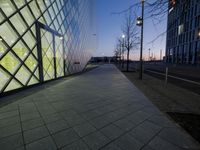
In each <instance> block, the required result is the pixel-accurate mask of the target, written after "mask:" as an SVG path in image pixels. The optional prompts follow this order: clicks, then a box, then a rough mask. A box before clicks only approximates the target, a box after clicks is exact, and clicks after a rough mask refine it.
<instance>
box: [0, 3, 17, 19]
mask: <svg viewBox="0 0 200 150" xmlns="http://www.w3.org/2000/svg"><path fill="white" fill-rule="evenodd" d="M0 8H1V9H2V10H3V11H4V13H5V14H6V15H7V16H10V15H11V14H13V13H14V12H15V7H14V6H13V4H12V2H11V1H10V0H1V1H0Z"/></svg>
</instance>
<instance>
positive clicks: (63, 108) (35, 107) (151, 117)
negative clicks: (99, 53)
mask: <svg viewBox="0 0 200 150" xmlns="http://www.w3.org/2000/svg"><path fill="white" fill-rule="evenodd" d="M33 90H34V89H33ZM0 149H1V150H12V149H16V150H24V149H26V150H57V149H59V150H98V149H100V150H199V149H200V145H199V144H198V143H197V142H196V141H195V140H194V139H193V138H191V136H189V135H188V134H187V133H186V132H185V131H183V130H182V129H181V128H180V127H178V125H176V124H175V123H174V122H172V121H170V120H169V119H168V118H167V117H166V116H165V115H164V114H162V113H161V112H160V111H159V110H158V109H157V108H156V107H155V106H154V105H153V104H152V103H151V102H150V101H149V100H148V99H147V98H146V97H145V96H144V95H143V94H142V93H141V92H140V91H139V90H138V89H137V88H136V87H135V86H134V85H133V84H132V83H131V82H130V81H129V80H128V79H127V78H126V77H125V76H124V75H123V74H122V73H121V72H120V71H119V70H117V68H116V67H115V66H113V65H103V66H100V67H98V68H96V69H94V70H92V71H90V72H87V73H85V74H82V75H80V76H76V77H74V78H71V79H69V80H63V82H62V83H58V84H56V85H54V86H51V87H48V88H46V89H42V90H41V91H37V92H36V93H34V94H32V95H30V96H26V97H24V98H21V99H20V100H17V101H15V102H12V103H10V104H8V105H6V106H4V107H1V108H0Z"/></svg>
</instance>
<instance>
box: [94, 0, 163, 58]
mask: <svg viewBox="0 0 200 150" xmlns="http://www.w3.org/2000/svg"><path fill="white" fill-rule="evenodd" d="M139 1H140V0H96V7H97V8H96V9H97V12H96V14H97V15H96V16H97V19H96V20H97V38H98V45H97V50H96V52H95V53H94V56H113V51H114V49H115V45H116V39H117V37H119V36H121V35H122V31H121V26H122V24H123V22H124V15H125V14H121V15H113V14H111V13H112V12H119V11H122V10H125V9H127V8H128V7H129V6H130V5H133V4H135V3H137V2H139ZM149 1H151V0H149ZM138 14H140V12H138ZM165 30H166V22H164V23H162V24H160V25H159V26H155V25H153V22H152V21H151V20H150V19H148V20H146V21H145V24H144V58H146V59H148V56H149V51H148V49H149V48H150V49H151V54H152V53H153V54H154V55H156V58H157V59H159V58H160V50H161V49H162V53H163V55H164V54H165V38H166V37H165V36H164V37H163V38H160V39H159V40H157V41H156V42H154V43H153V44H148V43H149V42H150V41H152V40H153V39H154V38H155V37H156V36H157V35H159V34H160V33H162V32H164V31H165ZM138 57H139V50H133V51H132V52H131V58H132V59H138Z"/></svg>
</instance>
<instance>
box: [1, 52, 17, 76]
mask: <svg viewBox="0 0 200 150" xmlns="http://www.w3.org/2000/svg"><path fill="white" fill-rule="evenodd" d="M0 64H1V65H2V66H3V67H4V68H5V69H6V70H8V71H9V72H10V73H14V72H15V71H16V69H17V68H18V66H19V65H20V61H19V60H18V59H17V58H16V57H15V56H14V55H13V54H12V53H11V52H9V53H8V54H6V56H4V57H3V59H2V60H1V61H0Z"/></svg>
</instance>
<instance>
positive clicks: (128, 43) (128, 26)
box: [122, 11, 139, 71]
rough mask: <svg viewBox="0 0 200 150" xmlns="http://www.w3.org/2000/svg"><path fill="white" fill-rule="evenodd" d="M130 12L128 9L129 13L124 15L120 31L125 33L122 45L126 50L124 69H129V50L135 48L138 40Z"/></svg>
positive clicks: (134, 20)
mask: <svg viewBox="0 0 200 150" xmlns="http://www.w3.org/2000/svg"><path fill="white" fill-rule="evenodd" d="M131 14H132V13H131V12H130V11H129V13H128V14H127V15H126V17H125V22H124V25H123V26H122V32H123V33H124V35H125V38H124V41H122V42H123V46H124V47H125V48H126V50H127V65H126V71H129V62H130V50H132V49H133V48H136V47H137V45H138V44H139V42H138V33H139V32H138V30H137V29H138V28H137V27H136V24H135V22H136V18H135V19H133V16H132V15H131Z"/></svg>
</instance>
